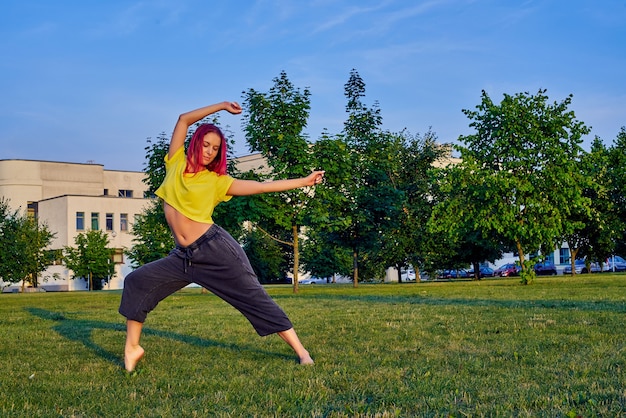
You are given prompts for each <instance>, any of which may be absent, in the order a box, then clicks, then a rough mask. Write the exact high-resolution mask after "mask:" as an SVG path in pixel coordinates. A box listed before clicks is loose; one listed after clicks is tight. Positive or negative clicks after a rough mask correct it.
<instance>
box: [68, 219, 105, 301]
mask: <svg viewBox="0 0 626 418" xmlns="http://www.w3.org/2000/svg"><path fill="white" fill-rule="evenodd" d="M74 245H75V247H69V246H67V247H65V249H64V255H63V261H64V263H65V266H66V267H67V268H68V269H69V270H72V272H73V274H72V279H76V278H82V279H84V280H86V281H87V287H88V288H89V290H101V289H102V283H103V282H104V283H107V282H108V281H109V280H110V279H111V277H113V276H114V275H115V265H114V264H113V261H112V256H113V249H111V248H108V247H107V246H108V245H109V237H108V236H107V234H106V233H105V232H103V231H97V230H90V231H87V232H84V233H80V234H78V235H76V237H75V238H74Z"/></svg>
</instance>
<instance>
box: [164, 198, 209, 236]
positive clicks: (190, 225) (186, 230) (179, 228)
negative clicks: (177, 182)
mask: <svg viewBox="0 0 626 418" xmlns="http://www.w3.org/2000/svg"><path fill="white" fill-rule="evenodd" d="M163 211H164V212H165V220H167V224H168V225H169V226H170V230H171V231H172V234H173V235H174V241H176V244H177V245H179V246H181V247H187V246H189V245H190V244H193V243H194V242H195V241H196V240H197V239H198V238H200V237H201V236H202V235H203V234H204V233H205V232H206V231H208V230H209V228H211V225H212V224H207V223H202V222H196V221H193V220H191V219H189V218H188V217H186V216H185V215H183V214H182V213H180V212H179V211H177V210H176V209H174V208H173V207H172V206H170V205H168V204H167V203H163Z"/></svg>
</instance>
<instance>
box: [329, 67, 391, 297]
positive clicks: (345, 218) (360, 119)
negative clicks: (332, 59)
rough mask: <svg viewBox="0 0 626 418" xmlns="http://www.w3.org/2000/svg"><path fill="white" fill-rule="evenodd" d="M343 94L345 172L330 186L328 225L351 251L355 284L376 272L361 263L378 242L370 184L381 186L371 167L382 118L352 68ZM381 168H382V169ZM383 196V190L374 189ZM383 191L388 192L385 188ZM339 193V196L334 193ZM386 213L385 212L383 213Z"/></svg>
mask: <svg viewBox="0 0 626 418" xmlns="http://www.w3.org/2000/svg"><path fill="white" fill-rule="evenodd" d="M344 95H345V96H346V98H347V99H348V102H347V104H346V113H348V119H347V120H346V121H345V122H344V129H343V132H342V134H341V135H340V136H338V138H340V139H341V140H342V141H344V142H345V144H346V152H345V153H344V154H342V156H344V155H345V158H346V159H347V160H346V162H345V163H344V164H343V165H344V168H345V170H346V171H345V172H344V173H343V175H342V176H341V177H340V179H341V184H339V183H336V184H335V185H334V187H333V192H334V193H335V197H334V198H332V199H330V203H334V204H335V206H333V210H335V211H336V214H337V216H335V219H334V222H333V224H331V225H329V228H331V229H332V230H333V232H335V234H334V235H335V237H336V239H337V241H336V242H337V244H338V245H339V246H340V247H348V248H350V249H351V252H352V260H353V274H352V279H353V284H354V286H355V287H356V286H358V282H359V275H360V274H361V273H365V272H366V271H369V272H370V274H367V275H366V277H367V276H370V277H371V276H373V275H375V274H376V270H377V268H376V267H375V266H373V265H370V266H369V267H366V266H365V263H367V262H368V258H367V248H368V246H369V248H371V246H372V245H373V243H374V242H378V238H379V237H377V235H378V233H377V227H376V225H373V224H371V223H370V222H369V221H371V220H372V218H373V215H374V214H375V213H376V212H377V210H378V209H377V208H376V207H374V206H372V205H371V203H372V200H371V199H369V197H370V196H372V195H373V194H374V190H373V189H370V187H372V186H374V183H377V184H378V185H380V186H382V187H385V186H386V185H385V184H384V182H383V180H384V175H383V173H382V172H381V171H378V170H375V167H376V165H375V164H376V161H377V154H376V152H377V151H378V150H377V149H376V147H375V146H373V145H372V144H373V142H374V141H375V140H376V139H377V138H378V139H381V136H382V132H381V125H382V117H381V115H380V109H379V108H378V104H377V103H375V104H374V106H372V107H367V106H366V105H365V104H363V102H362V100H361V99H362V97H364V96H365V82H364V81H363V79H362V78H361V76H360V75H359V73H358V72H357V71H356V70H354V69H353V70H352V71H350V77H349V78H348V82H347V83H346V84H345V86H344ZM383 171H384V169H383ZM377 191H378V192H380V193H381V194H382V195H385V191H384V189H380V188H379V189H377ZM387 191H390V190H389V189H387ZM339 193H340V194H342V195H343V198H339V197H337V196H336V195H337V194H339ZM387 215H388V212H385V215H384V216H383V218H384V217H385V216H387Z"/></svg>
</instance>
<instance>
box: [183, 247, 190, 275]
mask: <svg viewBox="0 0 626 418" xmlns="http://www.w3.org/2000/svg"><path fill="white" fill-rule="evenodd" d="M181 250H182V251H183V252H184V253H185V254H184V257H183V270H184V271H185V273H187V267H189V266H191V258H192V257H193V249H192V248H189V247H187V248H181Z"/></svg>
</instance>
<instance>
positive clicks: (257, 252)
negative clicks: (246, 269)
mask: <svg viewBox="0 0 626 418" xmlns="http://www.w3.org/2000/svg"><path fill="white" fill-rule="evenodd" d="M243 249H244V251H245V252H246V255H247V256H248V259H249V260H250V264H251V265H252V268H253V270H254V272H255V273H256V275H257V277H258V279H259V282H261V283H266V284H271V283H280V282H283V279H284V276H285V271H287V270H288V268H289V267H288V266H287V265H286V263H285V257H284V255H283V249H282V248H281V244H280V243H278V242H277V241H276V240H275V239H273V238H272V237H270V236H269V235H267V234H266V233H264V232H262V231H260V230H258V229H252V230H251V231H250V232H249V233H247V234H246V235H245V238H244V240H243Z"/></svg>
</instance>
